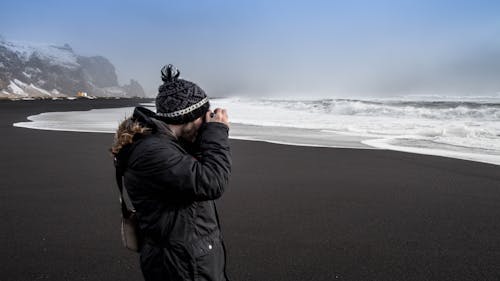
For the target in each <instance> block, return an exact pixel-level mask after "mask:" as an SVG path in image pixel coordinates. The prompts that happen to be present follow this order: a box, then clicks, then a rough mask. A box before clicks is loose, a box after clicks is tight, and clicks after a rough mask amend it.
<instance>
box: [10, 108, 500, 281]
mask: <svg viewBox="0 0 500 281" xmlns="http://www.w3.org/2000/svg"><path fill="white" fill-rule="evenodd" d="M137 102H139V101H137V100H76V101H17V102H10V101H0V127H1V129H2V131H3V133H2V137H1V140H0V147H1V149H2V155H3V159H2V161H1V162H0V190H1V191H2V192H1V196H0V214H1V217H2V222H3V223H2V227H1V231H0V235H1V241H2V257H1V261H0V263H1V264H2V266H1V267H0V276H2V277H1V279H2V280H141V278H142V277H141V273H140V269H139V264H138V256H137V255H136V254H134V253H132V252H129V251H127V250H125V249H123V248H122V246H121V241H120V233H119V221H120V211H119V204H118V200H117V198H118V192H117V190H116V186H115V183H114V178H113V177H114V175H113V165H112V161H111V158H110V156H109V154H108V151H107V150H108V148H109V146H110V143H111V140H112V135H111V134H97V133H75V132H55V131H40V130H29V129H24V128H17V127H13V126H12V123H14V122H20V121H25V120H26V117H27V116H29V115H33V114H37V113H40V112H46V111H64V110H87V109H91V108H106V107H122V106H133V105H135V104H137ZM141 102H142V101H141ZM231 145H232V155H233V165H234V166H233V173H232V177H231V184H230V187H229V189H228V190H227V191H226V193H225V194H224V196H223V198H222V199H221V200H219V202H218V206H219V212H220V215H221V223H222V226H223V233H224V237H225V241H226V246H227V248H228V258H229V260H228V264H227V267H228V273H229V276H230V277H231V279H232V280H255V281H263V280H264V281H267V280H283V281H293V280H499V279H500V262H499V261H500V223H499V222H500V167H499V166H494V165H489V164H481V163H475V162H469V161H462V160H456V159H450V158H442V157H435V156H424V155H417V154H407V153H400V152H392V151H384V150H354V149H336V148H316V147H299V146H287V145H279V144H270V143H264V142H253V141H241V140H232V141H231Z"/></svg>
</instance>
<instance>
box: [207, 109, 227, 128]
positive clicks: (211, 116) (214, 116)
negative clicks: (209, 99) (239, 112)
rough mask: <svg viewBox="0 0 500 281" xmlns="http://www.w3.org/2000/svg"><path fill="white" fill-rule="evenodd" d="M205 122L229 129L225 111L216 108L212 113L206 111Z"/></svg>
mask: <svg viewBox="0 0 500 281" xmlns="http://www.w3.org/2000/svg"><path fill="white" fill-rule="evenodd" d="M205 120H206V121H207V123H208V122H219V123H223V124H225V125H226V126H228V127H229V118H228V116H227V111H226V110H225V109H223V108H216V109H215V110H214V111H213V112H212V111H211V110H209V111H207V113H206V115H205Z"/></svg>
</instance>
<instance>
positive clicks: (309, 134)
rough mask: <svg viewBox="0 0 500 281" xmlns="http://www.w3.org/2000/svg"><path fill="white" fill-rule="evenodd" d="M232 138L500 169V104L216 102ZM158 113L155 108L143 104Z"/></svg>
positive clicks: (38, 119)
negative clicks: (441, 159)
mask: <svg viewBox="0 0 500 281" xmlns="http://www.w3.org/2000/svg"><path fill="white" fill-rule="evenodd" d="M211 103H212V108H216V107H224V108H227V109H228V112H229V117H230V120H231V122H232V123H233V124H235V125H236V124H237V125H236V126H232V129H231V136H232V137H233V138H243V139H250V140H263V141H270V142H278V143H284V144H298V145H311V146H329V147H349V148H367V147H372V148H379V149H391V150H400V151H406V152H413V153H420V154H430V155H440V156H446V157H453V158H460V159H467V160H473V161H480V162H486V163H492V164H500V99H488V100H481V101H479V100H473V99H467V100H439V101H436V100H420V101H419V100H411V99H407V100H395V99H387V100H380V99H372V100H349V99H320V100H300V99H296V100H290V99H286V100H285V99H281V100H280V99H249V98H224V99H213V100H212V101H211ZM144 106H147V107H149V108H151V109H152V110H154V104H144ZM132 110H133V108H122V109H98V110H91V111H87V112H64V113H42V114H39V115H35V116H30V117H29V118H28V119H29V120H30V121H32V122H22V123H16V124H14V125H15V126H20V127H28V128H37V129H52V130H68V131H93V132H108V133H110V132H114V131H115V129H116V127H117V125H118V123H119V121H120V120H122V119H123V118H125V116H130V115H131V113H132Z"/></svg>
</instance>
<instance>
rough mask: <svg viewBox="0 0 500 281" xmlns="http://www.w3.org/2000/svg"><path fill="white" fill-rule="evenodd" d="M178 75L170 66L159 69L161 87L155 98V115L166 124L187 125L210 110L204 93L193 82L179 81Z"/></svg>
mask: <svg viewBox="0 0 500 281" xmlns="http://www.w3.org/2000/svg"><path fill="white" fill-rule="evenodd" d="M180 74H181V73H180V71H179V70H178V69H176V68H175V67H174V66H173V65H171V64H169V65H165V66H164V67H163V68H162V69H161V80H163V85H161V86H160V88H159V89H158V96H156V115H157V118H158V119H160V120H162V121H164V122H165V123H167V124H185V123H189V122H191V121H193V120H196V119H197V118H198V117H201V116H203V115H205V113H206V112H207V111H208V109H209V108H210V103H209V102H208V97H207V95H206V94H205V91H203V89H202V88H200V87H199V86H198V85H196V84H195V83H193V82H190V81H187V80H183V79H179V75H180Z"/></svg>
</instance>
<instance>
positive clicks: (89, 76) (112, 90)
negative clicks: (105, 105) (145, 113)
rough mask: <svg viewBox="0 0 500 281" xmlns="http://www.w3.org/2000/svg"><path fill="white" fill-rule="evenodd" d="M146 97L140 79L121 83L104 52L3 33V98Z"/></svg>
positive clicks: (0, 68) (0, 62) (0, 60)
mask: <svg viewBox="0 0 500 281" xmlns="http://www.w3.org/2000/svg"><path fill="white" fill-rule="evenodd" d="M78 93H86V94H87V95H88V96H95V97H145V93H144V90H143V88H142V86H141V85H140V84H139V82H137V81H135V80H130V84H128V85H123V86H120V85H119V84H118V79H117V76H116V72H115V67H114V66H113V64H111V63H110V62H109V60H108V59H106V58H105V57H102V56H94V57H85V56H80V55H77V54H75V53H74V51H73V49H72V48H71V47H70V46H69V45H68V44H65V45H64V46H54V45H49V44H38V43H24V42H9V41H6V40H5V39H3V38H2V37H0V98H10V99H19V98H57V97H75V96H77V95H78Z"/></svg>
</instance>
